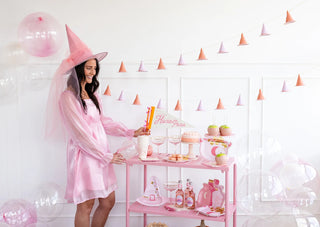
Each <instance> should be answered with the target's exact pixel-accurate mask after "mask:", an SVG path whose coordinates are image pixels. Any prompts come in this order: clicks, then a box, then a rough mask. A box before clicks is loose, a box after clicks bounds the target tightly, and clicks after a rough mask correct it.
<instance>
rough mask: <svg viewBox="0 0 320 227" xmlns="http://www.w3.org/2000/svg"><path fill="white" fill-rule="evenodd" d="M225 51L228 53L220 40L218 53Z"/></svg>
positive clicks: (224, 52)
mask: <svg viewBox="0 0 320 227" xmlns="http://www.w3.org/2000/svg"><path fill="white" fill-rule="evenodd" d="M226 53H228V51H227V50H226V48H225V47H224V45H223V42H221V44H220V48H219V51H218V54H226Z"/></svg>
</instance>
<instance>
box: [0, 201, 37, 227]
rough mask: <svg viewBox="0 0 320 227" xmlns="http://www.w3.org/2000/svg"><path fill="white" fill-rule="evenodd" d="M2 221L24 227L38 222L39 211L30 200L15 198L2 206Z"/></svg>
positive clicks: (0, 218) (0, 213)
mask: <svg viewBox="0 0 320 227" xmlns="http://www.w3.org/2000/svg"><path fill="white" fill-rule="evenodd" d="M0 221H1V222H4V223H6V224H8V225H10V226H16V227H18V226H19V227H20V226H21V227H24V226H28V225H29V224H32V223H36V222H37V212H36V209H35V207H34V206H33V205H32V204H31V203H29V202H28V201H25V200H23V199H13V200H9V201H7V202H6V203H5V204H3V205H2V207H1V208H0Z"/></svg>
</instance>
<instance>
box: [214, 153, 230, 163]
mask: <svg viewBox="0 0 320 227" xmlns="http://www.w3.org/2000/svg"><path fill="white" fill-rule="evenodd" d="M215 159H216V163H217V165H224V164H226V163H227V162H228V156H227V155H226V154H224V153H220V154H217V155H216V157H215Z"/></svg>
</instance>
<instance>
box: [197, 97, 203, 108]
mask: <svg viewBox="0 0 320 227" xmlns="http://www.w3.org/2000/svg"><path fill="white" fill-rule="evenodd" d="M197 111H204V107H203V105H202V100H200V102H199V105H198V108H197Z"/></svg>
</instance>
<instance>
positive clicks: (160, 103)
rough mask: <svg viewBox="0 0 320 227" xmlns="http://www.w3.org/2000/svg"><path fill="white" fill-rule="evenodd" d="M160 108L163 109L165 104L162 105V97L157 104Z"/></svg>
mask: <svg viewBox="0 0 320 227" xmlns="http://www.w3.org/2000/svg"><path fill="white" fill-rule="evenodd" d="M157 108H158V109H163V105H162V101H161V99H159V102H158V105H157Z"/></svg>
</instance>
